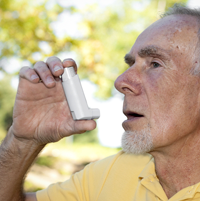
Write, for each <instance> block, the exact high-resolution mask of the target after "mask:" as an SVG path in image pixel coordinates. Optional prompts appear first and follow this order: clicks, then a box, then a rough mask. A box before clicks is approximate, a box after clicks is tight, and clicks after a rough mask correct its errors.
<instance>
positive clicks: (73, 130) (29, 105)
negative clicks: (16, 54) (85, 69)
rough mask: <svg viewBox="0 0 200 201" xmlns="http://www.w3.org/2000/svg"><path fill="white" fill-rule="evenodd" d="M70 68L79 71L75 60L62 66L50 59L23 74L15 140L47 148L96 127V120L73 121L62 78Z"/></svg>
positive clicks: (57, 61)
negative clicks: (51, 143) (67, 68)
mask: <svg viewBox="0 0 200 201" xmlns="http://www.w3.org/2000/svg"><path fill="white" fill-rule="evenodd" d="M69 66H73V67H74V68H75V71H77V66H76V63H75V62H74V61H73V60H72V59H66V60H64V61H63V63H62V62H61V61H60V60H59V59H58V58H57V57H50V58H48V59H47V62H46V63H44V62H41V61H40V62H37V63H36V64H35V65H34V68H33V69H32V68H29V67H23V68H22V69H21V70H20V82H19V87H18V91H17V96H16V101H15V106H14V112H13V125H12V131H13V134H14V135H15V137H16V138H19V139H29V140H35V141H36V142H37V143H39V144H46V143H49V142H56V141H58V140H60V139H61V138H63V137H66V136H70V135H72V134H77V133H83V132H85V131H86V130H92V129H94V128H95V127H96V123H95V121H94V120H81V121H74V120H73V118H72V116H71V113H70V110H69V108H68V104H67V101H66V98H65V94H64V91H63V88H62V83H61V79H60V78H59V76H60V75H62V73H63V72H64V71H63V68H65V67H69Z"/></svg>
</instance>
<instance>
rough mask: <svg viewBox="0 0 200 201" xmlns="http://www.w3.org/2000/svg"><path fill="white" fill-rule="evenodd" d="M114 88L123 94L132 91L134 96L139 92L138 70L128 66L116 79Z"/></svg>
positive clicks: (139, 76)
mask: <svg viewBox="0 0 200 201" xmlns="http://www.w3.org/2000/svg"><path fill="white" fill-rule="evenodd" d="M115 88H116V89H117V90H118V91H119V92H121V93H123V94H124V95H126V94H127V93H132V94H133V95H135V96H137V95H139V94H140V93H141V74H140V72H139V71H138V70H137V69H135V68H133V67H130V68H129V69H128V70H126V71H125V72H124V73H123V74H121V75H120V76H119V77H118V78H117V79H116V81H115Z"/></svg>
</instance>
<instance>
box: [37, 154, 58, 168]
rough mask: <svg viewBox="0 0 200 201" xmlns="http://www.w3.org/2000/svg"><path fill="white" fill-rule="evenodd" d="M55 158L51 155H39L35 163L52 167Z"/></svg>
mask: <svg viewBox="0 0 200 201" xmlns="http://www.w3.org/2000/svg"><path fill="white" fill-rule="evenodd" d="M56 161H57V158H56V157H53V156H40V157H38V158H37V159H36V161H35V164H38V165H41V166H47V167H53V166H54V164H55V163H56Z"/></svg>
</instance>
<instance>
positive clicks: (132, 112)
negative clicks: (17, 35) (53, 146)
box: [0, 6, 200, 201]
mask: <svg viewBox="0 0 200 201" xmlns="http://www.w3.org/2000/svg"><path fill="white" fill-rule="evenodd" d="M199 30H200V12H199V11H196V10H190V9H187V8H184V7H181V6H175V7H173V8H172V9H171V10H170V11H169V12H168V13H166V14H165V15H164V16H163V18H162V19H160V20H158V21H157V22H155V23H154V24H152V25H151V26H150V27H148V28H147V29H146V30H145V31H144V32H143V33H142V34H141V35H140V36H139V37H138V39H137V40H136V42H135V44H134V45H133V47H132V49H131V50H130V52H129V53H128V54H126V56H125V62H126V63H127V64H128V65H129V66H130V68H128V70H127V71H125V72H124V73H123V74H122V75H120V76H119V77H118V78H117V80H116V82H115V87H116V88H117V89H118V90H119V91H120V92H121V93H123V94H124V95H125V98H124V106H123V112H124V114H125V115H126V116H127V120H126V121H124V122H123V128H124V130H125V133H124V134H123V137H122V147H123V151H121V152H120V153H118V154H117V155H115V156H110V157H108V158H106V159H104V160H101V161H98V162H95V163H92V164H90V165H88V166H86V168H85V169H84V170H83V171H81V172H79V173H76V174H75V175H72V176H71V179H70V180H68V181H66V182H64V183H57V184H53V185H51V186H49V187H48V189H46V190H42V191H39V192H37V193H36V194H35V193H27V194H24V193H23V190H22V184H23V178H24V175H25V174H26V172H27V170H28V168H29V167H30V165H31V164H32V162H33V161H34V159H35V157H36V156H37V155H38V153H39V152H40V151H41V150H42V149H43V147H44V146H45V145H46V144H47V143H50V142H56V141H58V140H60V139H61V138H63V137H67V136H70V135H73V134H75V133H83V132H85V131H86V130H92V129H94V128H95V127H96V124H95V121H93V120H82V121H74V120H73V119H72V117H71V114H70V112H69V109H68V105H67V102H66V99H65V96H64V93H63V89H62V85H61V81H60V78H59V76H60V75H61V74H62V73H63V68H66V67H69V66H73V67H74V68H75V69H76V70H77V67H76V64H75V62H74V61H73V60H71V59H66V60H64V61H63V62H61V61H60V60H59V59H58V58H56V57H50V58H49V59H47V62H46V63H44V62H37V63H36V64H35V66H34V68H33V69H31V68H29V67H24V68H22V69H21V71H20V82H19V88H18V92H17V96H16V101H15V106H14V113H13V124H12V126H11V128H10V129H9V132H8V134H7V136H6V138H5V140H4V141H3V143H2V145H1V147H0V178H1V179H0V200H2V201H7V200H9V201H10V200H12V201H14V200H17V201H18V200H25V201H36V200H37V201H64V200H66V201H74V200H80V201H86V200H87V201H89V200H90V201H94V200H98V201H107V200H109V201H111V200H115V201H122V200H123V201H131V200H134V201H144V200H147V201H154V200H155V201H156V200H162V201H166V200H170V201H175V200H176V201H177V200H200V157H199V155H200V77H199V76H200V54H199V52H200V43H199ZM39 80H42V81H43V82H39Z"/></svg>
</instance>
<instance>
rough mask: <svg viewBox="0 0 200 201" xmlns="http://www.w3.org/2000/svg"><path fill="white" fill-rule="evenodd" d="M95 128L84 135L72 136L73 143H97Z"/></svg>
mask: <svg viewBox="0 0 200 201" xmlns="http://www.w3.org/2000/svg"><path fill="white" fill-rule="evenodd" d="M97 132H98V130H97V128H96V129H94V130H92V131H86V132H85V133H84V135H82V134H76V135H73V141H74V142H75V143H83V144H84V143H98V137H97Z"/></svg>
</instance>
